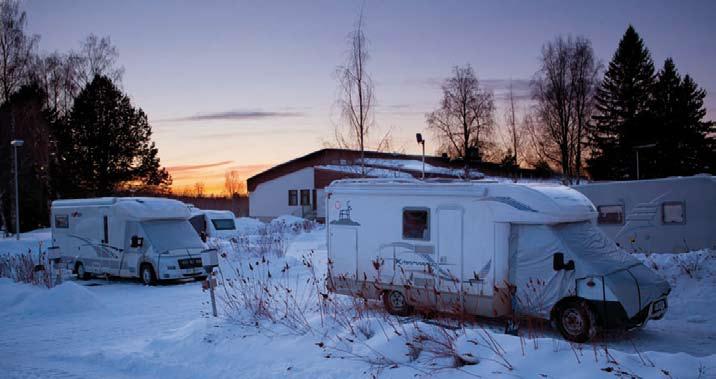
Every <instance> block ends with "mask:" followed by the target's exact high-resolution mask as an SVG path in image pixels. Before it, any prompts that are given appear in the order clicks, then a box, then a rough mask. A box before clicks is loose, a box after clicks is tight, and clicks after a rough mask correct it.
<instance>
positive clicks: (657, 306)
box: [654, 300, 666, 312]
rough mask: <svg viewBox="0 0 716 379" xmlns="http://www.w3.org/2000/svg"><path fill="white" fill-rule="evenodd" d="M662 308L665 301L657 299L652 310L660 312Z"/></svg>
mask: <svg viewBox="0 0 716 379" xmlns="http://www.w3.org/2000/svg"><path fill="white" fill-rule="evenodd" d="M664 309H666V301H664V300H659V301H657V302H656V303H654V312H661V311H663V310H664Z"/></svg>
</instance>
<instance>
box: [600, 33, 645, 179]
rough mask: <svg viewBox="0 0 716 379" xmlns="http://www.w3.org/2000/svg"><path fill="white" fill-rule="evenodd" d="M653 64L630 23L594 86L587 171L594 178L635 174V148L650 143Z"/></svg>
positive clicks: (632, 175) (613, 177) (612, 177)
mask: <svg viewBox="0 0 716 379" xmlns="http://www.w3.org/2000/svg"><path fill="white" fill-rule="evenodd" d="M653 83H654V63H653V62H652V60H651V55H650V53H649V50H648V49H647V48H646V47H645V46H644V41H643V40H642V39H641V37H639V34H637V32H636V31H635V30H634V28H633V27H632V26H631V25H630V26H629V28H627V30H626V32H625V33H624V36H623V37H622V39H621V41H620V42H619V46H618V48H617V51H616V52H615V53H614V57H613V58H612V61H611V62H610V63H609V68H608V69H607V72H606V73H605V74H604V79H603V81H602V83H601V86H600V87H599V88H598V89H597V96H596V115H595V116H594V117H593V119H594V124H593V125H592V128H591V129H592V130H591V133H590V134H591V135H590V137H591V144H592V157H591V159H589V160H588V164H589V171H590V174H591V175H592V177H593V178H595V179H624V178H631V177H634V173H635V170H634V163H633V162H634V151H633V149H634V147H635V146H638V145H643V144H646V143H650V142H651V141H650V138H651V137H650V133H649V129H648V128H649V114H648V106H649V102H650V94H651V91H652V86H653Z"/></svg>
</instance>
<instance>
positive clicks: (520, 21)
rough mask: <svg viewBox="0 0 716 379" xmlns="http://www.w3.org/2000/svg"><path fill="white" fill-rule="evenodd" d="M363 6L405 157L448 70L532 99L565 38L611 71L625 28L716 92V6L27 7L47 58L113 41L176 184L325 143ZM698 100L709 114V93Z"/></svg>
mask: <svg viewBox="0 0 716 379" xmlns="http://www.w3.org/2000/svg"><path fill="white" fill-rule="evenodd" d="M361 6H364V9H365V10H364V12H365V16H366V19H367V25H366V34H367V37H368V39H369V41H370V54H371V60H370V62H369V67H368V69H369V71H370V73H371V75H372V76H373V79H374V81H375V84H376V88H375V91H376V97H377V103H378V108H377V109H376V110H377V112H376V121H377V123H378V130H382V131H384V130H387V129H388V128H390V129H391V130H392V133H393V135H394V137H395V140H396V144H397V145H398V146H400V147H403V148H404V149H405V151H407V152H409V153H413V152H414V153H417V152H418V146H417V144H415V143H414V133H416V132H425V130H424V129H425V120H424V119H425V117H424V114H425V113H426V112H428V111H430V110H432V109H433V108H434V107H435V106H436V105H437V103H438V101H439V97H440V89H439V82H440V80H442V79H443V78H444V77H446V76H447V75H449V74H450V70H451V67H452V66H454V65H457V64H466V63H470V64H472V65H473V67H474V68H475V70H476V71H477V74H478V76H479V77H480V78H481V79H482V80H483V81H484V83H485V84H486V85H488V86H490V87H492V88H494V89H495V91H496V95H497V97H498V99H499V98H500V95H501V94H503V93H504V88H505V85H506V83H507V82H508V81H509V80H510V79H512V80H514V81H515V87H516V88H517V89H518V90H523V94H526V84H527V83H528V80H529V79H530V78H531V77H532V75H533V74H534V72H535V70H536V69H537V65H538V57H539V53H540V48H541V46H542V45H543V44H544V43H545V42H546V41H548V40H550V39H552V38H554V37H555V36H557V35H560V34H561V35H569V34H571V35H583V36H585V37H587V38H589V39H591V41H592V43H593V46H594V50H595V52H596V54H597V56H598V57H599V58H600V59H601V60H602V61H603V63H604V64H606V63H608V61H609V60H610V59H611V56H612V54H613V53H614V50H615V49H616V46H617V43H618V41H619V39H620V37H621V36H622V34H623V33H624V30H625V29H626V27H627V25H628V24H630V23H631V24H633V25H634V27H635V28H636V30H637V31H638V32H639V33H640V34H641V36H642V37H643V38H644V40H645V42H646V44H647V46H648V48H649V49H650V50H651V53H652V57H653V59H654V61H655V64H656V66H657V67H660V66H661V65H662V63H663V60H664V59H665V58H666V57H668V56H671V57H673V58H674V60H675V62H676V65H677V67H678V69H679V70H680V71H681V73H682V74H685V73H689V74H690V75H692V76H693V77H694V78H695V80H696V82H697V83H698V84H699V85H701V86H702V87H703V88H705V89H706V90H707V91H708V92H709V93H712V92H716V68H715V67H714V66H715V65H714V63H715V62H716V48H715V46H716V44H714V40H716V23H715V22H714V20H715V19H716V2H714V1H687V2H675V1H642V2H639V1H568V2H567V1H564V2H558V1H539V2H537V1H519V2H518V1H432V2H431V1H389V2H383V1H366V2H365V4H364V5H363V2H354V1H310V2H298V1H262V2H256V1H254V2H242V1H207V2H198V1H151V2H147V1H134V0H130V1H103V0H101V1H83V0H74V1H65V0H59V1H43V0H26V1H25V2H24V4H23V7H24V9H25V10H26V11H27V14H28V29H29V31H30V32H31V33H37V34H40V35H41V37H42V38H41V41H40V50H41V51H54V50H60V51H66V50H69V49H75V48H77V47H78V46H79V43H80V41H81V40H82V39H83V38H84V37H85V36H86V35H88V34H89V33H95V34H97V35H100V36H104V35H109V36H110V37H111V39H112V42H113V43H114V44H115V45H116V46H117V47H118V49H119V51H120V63H121V65H123V66H124V68H125V75H124V81H123V88H124V90H125V91H126V92H127V93H128V94H129V95H130V96H131V98H132V99H133V101H134V103H135V104H136V105H138V106H140V107H141V108H143V109H144V110H145V111H146V112H147V113H148V115H149V117H150V120H151V121H152V124H153V128H154V131H155V140H156V141H157V144H158V146H159V148H160V157H161V159H162V163H163V164H164V165H166V166H170V167H174V168H175V170H174V171H173V172H174V176H175V179H176V180H175V181H176V182H177V184H178V185H185V184H188V183H193V182H194V181H198V180H202V181H205V182H207V187H212V186H213V185H214V183H218V181H220V180H221V178H222V177H223V171H224V170H226V169H227V168H230V167H238V168H240V169H242V170H243V172H245V175H250V173H251V172H255V171H257V170H260V169H262V168H265V167H266V166H267V165H270V164H274V163H277V162H281V161H284V160H287V159H291V158H294V157H296V156H298V155H301V154H304V153H307V152H310V151H312V150H315V149H317V148H320V147H321V146H322V145H323V143H324V142H326V141H331V140H332V139H333V129H334V126H335V125H336V124H337V123H339V122H340V120H339V118H338V110H337V109H336V107H335V105H334V103H335V99H336V94H337V90H336V81H335V78H334V75H333V74H334V72H335V70H336V67H337V66H338V65H339V64H341V63H342V62H343V61H344V57H345V53H346V49H347V44H346V36H347V34H348V33H349V32H350V31H351V29H352V27H353V25H354V23H355V20H356V18H357V15H358V13H359V11H360V9H361ZM707 105H708V108H709V117H710V118H711V119H714V118H716V97H714V96H713V95H709V98H708V99H707ZM197 116H198V117H197ZM498 120H502V112H501V111H499V110H498ZM377 133H378V131H377V132H376V134H377ZM429 143H430V140H428V144H429ZM428 150H431V148H430V147H428ZM432 150H434V148H433V149H432ZM193 165H201V166H202V167H200V168H192V166H193ZM176 167H179V169H176Z"/></svg>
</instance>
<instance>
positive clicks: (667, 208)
mask: <svg viewBox="0 0 716 379" xmlns="http://www.w3.org/2000/svg"><path fill="white" fill-rule="evenodd" d="M573 188H574V189H576V190H577V191H579V192H581V193H583V194H584V196H586V197H587V198H589V200H591V201H592V203H594V205H595V206H596V207H597V212H599V217H598V218H597V224H598V225H599V227H600V228H601V229H602V230H603V231H604V233H605V234H606V235H607V236H609V237H610V238H611V239H613V240H614V241H616V242H617V243H618V244H619V245H620V246H621V247H622V248H624V249H625V250H627V251H629V252H638V253H683V252H687V251H690V250H699V249H714V250H716V227H715V226H714V219H715V217H716V177H713V176H711V175H696V176H688V177H674V178H664V179H649V180H632V181H622V182H595V183H589V184H582V185H578V186H574V187H573Z"/></svg>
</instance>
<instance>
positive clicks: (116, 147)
mask: <svg viewBox="0 0 716 379" xmlns="http://www.w3.org/2000/svg"><path fill="white" fill-rule="evenodd" d="M53 134H54V138H55V143H56V145H57V160H56V165H57V172H61V173H62V176H61V177H59V178H58V179H59V182H58V183H56V187H57V188H56V190H57V192H58V195H59V196H60V197H65V198H66V197H78V196H106V195H111V194H113V193H115V192H116V191H118V190H121V189H123V187H125V186H127V185H138V186H146V185H150V186H160V185H166V184H168V183H170V181H171V179H170V177H169V174H168V173H167V171H166V170H165V169H164V168H161V166H160V164H159V157H158V156H157V154H158V149H157V147H156V146H155V144H154V142H152V141H151V135H152V129H151V126H150V125H149V122H148V120H147V115H146V114H145V113H144V112H143V111H142V110H141V109H139V108H134V107H133V106H132V104H131V103H130V100H129V97H127V96H126V95H124V94H123V93H122V92H121V91H120V90H119V89H118V88H117V87H116V86H115V85H114V84H113V83H112V81H111V80H110V79H109V78H107V77H105V76H95V77H94V79H93V80H92V82H90V83H89V84H88V85H87V86H86V87H85V88H84V89H83V90H82V91H81V92H80V94H79V95H78V96H77V98H76V99H75V103H74V105H73V107H72V110H71V111H70V114H69V116H68V117H67V119H66V120H64V122H62V123H58V124H57V125H56V127H55V128H54V133H53Z"/></svg>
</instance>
